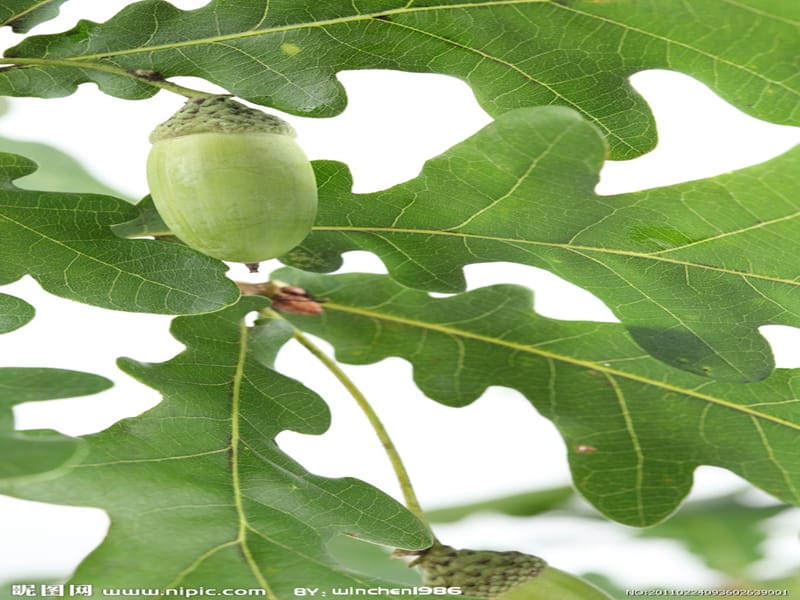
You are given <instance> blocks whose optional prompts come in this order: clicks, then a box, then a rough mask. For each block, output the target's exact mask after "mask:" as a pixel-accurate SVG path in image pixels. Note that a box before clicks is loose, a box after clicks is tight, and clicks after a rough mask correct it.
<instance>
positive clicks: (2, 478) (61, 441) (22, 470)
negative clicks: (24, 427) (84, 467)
mask: <svg viewBox="0 0 800 600" xmlns="http://www.w3.org/2000/svg"><path fill="white" fill-rule="evenodd" d="M111 385H112V383H111V382H110V381H109V380H108V379H106V378H105V377H100V376H98V375H93V374H90V373H81V372H78V371H67V370H63V369H46V368H36V367H2V368H0V456H2V460H0V483H8V482H14V481H20V480H23V479H24V480H28V479H31V478H38V477H41V476H42V475H47V476H48V477H49V476H52V475H54V474H58V473H59V472H60V471H61V470H63V469H64V468H66V467H69V466H71V465H73V464H75V463H77V462H78V461H79V460H80V458H81V457H82V456H83V453H84V450H85V448H84V446H83V444H82V442H81V440H79V439H77V438H73V437H68V436H65V435H62V434H60V433H57V432H55V431H24V432H21V431H20V432H18V431H14V417H13V413H12V411H11V408H12V406H14V405H16V404H22V403H23V402H36V401H41V400H54V399H57V398H71V397H74V396H86V395H89V394H96V393H98V392H102V391H103V390H106V389H108V388H109V387H111Z"/></svg>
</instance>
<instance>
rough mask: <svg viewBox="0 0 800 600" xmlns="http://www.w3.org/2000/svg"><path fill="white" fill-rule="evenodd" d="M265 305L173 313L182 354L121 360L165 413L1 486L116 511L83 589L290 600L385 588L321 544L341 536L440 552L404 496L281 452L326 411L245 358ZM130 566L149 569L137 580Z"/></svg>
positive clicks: (82, 572) (126, 425)
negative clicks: (302, 586) (183, 590)
mask: <svg viewBox="0 0 800 600" xmlns="http://www.w3.org/2000/svg"><path fill="white" fill-rule="evenodd" d="M265 304H266V301H265V300H264V299H263V298H256V297H249V298H244V299H242V301H241V302H240V303H239V304H237V305H234V306H232V307H230V308H227V309H224V310H222V311H219V312H216V313H211V314H207V315H201V316H194V317H179V318H178V319H176V320H175V321H174V323H173V329H172V331H173V334H174V335H175V336H176V338H177V339H178V340H179V341H181V342H182V343H183V344H185V345H186V350H185V351H184V352H182V353H181V354H179V355H178V356H176V357H175V358H173V359H171V360H169V361H167V362H165V363H160V364H149V363H141V362H137V361H134V360H131V359H120V361H119V365H120V367H121V368H122V369H123V370H124V371H125V372H127V373H129V374H131V375H132V376H134V377H135V378H137V379H138V380H140V381H142V382H144V383H145V384H147V385H150V386H154V387H156V388H158V389H159V390H160V391H161V392H162V393H163V394H164V400H163V402H162V403H161V404H160V405H158V406H157V407H156V408H154V409H152V410H151V411H148V412H147V413H144V414H143V415H141V416H139V417H135V418H132V419H127V420H124V421H122V422H120V423H118V424H116V425H114V426H112V427H111V428H110V429H108V430H106V431H104V432H101V433H98V434H94V435H91V436H87V437H86V438H85V442H86V444H87V446H88V449H89V454H88V456H87V457H86V458H85V459H84V461H83V462H82V463H81V464H79V465H77V466H76V467H75V468H74V469H73V470H72V471H71V472H70V473H69V474H68V475H66V476H65V477H64V478H63V479H59V480H58V481H57V482H50V484H49V485H47V486H42V485H35V484H28V483H26V484H24V485H23V484H19V485H15V486H13V487H11V488H8V487H2V488H0V489H2V491H3V492H4V493H10V494H12V495H15V496H18V497H25V498H36V499H39V500H42V501H48V502H58V503H66V504H73V505H88V506H98V507H101V508H104V509H105V510H107V511H108V513H109V515H110V517H111V521H112V524H111V529H110V531H109V535H108V538H107V539H106V541H105V542H104V543H103V544H102V545H101V546H100V547H99V548H98V549H97V550H96V551H95V552H94V553H93V554H92V555H91V556H90V557H89V558H88V559H87V560H86V561H85V562H84V563H83V565H82V566H81V567H80V568H79V570H78V572H77V573H76V575H75V581H83V582H86V581H90V582H92V583H94V584H95V585H102V584H105V585H113V586H122V587H125V586H135V587H143V586H144V587H161V588H166V587H173V588H174V587H180V586H183V587H199V586H201V585H204V586H206V587H219V586H220V585H222V584H223V583H227V584H229V585H230V587H263V588H265V589H269V590H270V591H271V593H272V594H274V596H275V597H280V598H283V597H289V596H290V595H291V593H292V589H293V588H294V587H295V586H297V584H298V581H301V580H303V579H304V578H308V579H309V581H313V582H314V585H315V586H317V585H319V586H333V585H357V586H366V587H369V586H372V585H377V584H378V583H380V582H378V581H377V580H375V579H372V578H369V577H366V576H364V577H363V578H362V577H361V576H358V575H356V574H353V573H349V572H347V571H346V570H344V569H342V568H341V567H340V566H339V565H338V564H337V563H336V562H335V561H334V560H333V558H332V557H331V556H330V555H329V554H328V552H327V550H326V548H325V545H326V543H327V541H328V540H330V539H332V538H334V537H335V536H337V535H339V534H342V533H346V534H348V535H354V536H357V537H359V538H361V539H364V540H368V541H372V542H373V543H380V544H385V545H390V546H399V547H404V548H410V549H422V548H425V547H427V546H428V545H430V543H431V538H430V534H429V532H428V531H427V529H426V528H425V526H424V525H423V524H422V523H420V522H419V521H418V520H417V519H416V518H415V517H414V516H413V515H412V514H411V513H409V512H408V511H406V510H405V509H404V508H403V507H402V506H401V505H400V504H398V503H397V502H396V501H394V500H392V499H391V498H389V497H388V496H386V495H384V494H383V493H381V492H379V491H378V490H377V489H375V488H372V487H371V486H369V485H368V484H365V483H363V482H360V481H357V480H354V479H350V478H343V479H329V478H325V477H319V476H315V475H313V474H311V473H309V472H308V471H306V470H305V469H304V468H303V467H302V466H301V465H300V464H298V463H297V462H296V461H294V460H293V459H291V458H290V457H289V456H288V455H286V454H284V453H283V452H282V451H281V450H280V448H279V447H278V446H277V444H276V443H275V441H274V437H275V436H276V435H277V434H278V433H279V432H281V431H283V430H287V429H289V430H293V431H297V432H300V433H305V434H312V435H314V434H320V433H322V432H323V431H325V430H326V429H327V427H328V423H329V418H330V415H329V412H328V408H327V406H326V405H325V403H324V402H323V401H322V399H321V398H319V397H318V396H317V395H316V394H314V393H313V392H311V391H310V390H308V389H306V388H304V387H303V386H302V385H300V384H299V383H297V382H295V381H293V380H290V379H288V378H287V377H284V376H282V375H280V374H278V373H276V372H274V371H272V370H270V369H268V368H266V367H265V366H264V365H263V364H261V362H260V360H259V357H257V356H253V355H252V354H251V353H249V352H248V351H247V342H248V340H249V338H250V335H249V334H248V332H247V328H246V327H244V325H243V323H242V319H243V318H244V316H245V315H246V314H248V313H250V312H252V311H254V310H258V309H260V308H263V307H264V306H265ZM284 341H285V340H284ZM280 343H283V342H280ZM187 532H191V535H187ZM129 564H137V565H139V566H138V568H137V570H136V572H132V571H131V570H130V569H128V568H127V567H126V565H129Z"/></svg>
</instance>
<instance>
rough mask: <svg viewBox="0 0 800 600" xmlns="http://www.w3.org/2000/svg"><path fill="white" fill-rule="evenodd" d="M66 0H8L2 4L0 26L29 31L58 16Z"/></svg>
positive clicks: (0, 6)
mask: <svg viewBox="0 0 800 600" xmlns="http://www.w3.org/2000/svg"><path fill="white" fill-rule="evenodd" d="M64 2H66V0H6V1H5V2H3V4H2V5H0V27H2V26H9V27H11V29H12V30H13V31H14V33H27V32H28V31H30V30H31V29H33V28H34V27H35V26H36V25H39V24H40V23H43V22H44V21H47V20H49V19H52V18H54V17H56V16H58V9H59V7H60V6H61V5H62V4H64Z"/></svg>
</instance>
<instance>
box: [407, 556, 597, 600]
mask: <svg viewBox="0 0 800 600" xmlns="http://www.w3.org/2000/svg"><path fill="white" fill-rule="evenodd" d="M411 565H412V566H416V567H419V568H420V570H421V571H422V576H423V583H424V584H425V585H428V586H431V587H437V586H440V587H460V588H461V593H462V594H463V595H465V596H472V597H475V598H486V599H488V600H609V599H610V598H611V597H610V596H608V595H607V594H606V593H605V592H603V591H602V590H600V589H598V588H596V587H595V586H593V585H592V584H590V583H589V582H587V581H585V580H584V579H581V578H580V577H576V576H574V575H570V574H569V573H566V572H564V571H561V570H559V569H555V568H553V567H551V566H549V565H548V564H547V563H546V562H545V561H544V560H542V559H541V558H539V557H538V556H531V555H530V554H523V553H522V552H513V551H511V552H494V551H491V550H456V549H455V548H452V547H450V546H443V545H441V544H437V545H435V546H432V547H431V548H429V549H428V550H426V551H425V552H424V553H423V554H422V555H421V556H420V557H419V558H417V559H416V560H415V561H414V562H412V563H411Z"/></svg>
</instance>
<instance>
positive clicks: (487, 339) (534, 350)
mask: <svg viewBox="0 0 800 600" xmlns="http://www.w3.org/2000/svg"><path fill="white" fill-rule="evenodd" d="M325 310H326V311H327V310H335V311H338V312H341V313H349V314H354V315H358V316H360V317H367V318H370V319H375V320H377V321H387V322H391V323H396V324H399V325H405V326H408V327H413V328H416V329H421V330H427V331H433V332H436V333H440V334H443V335H447V336H450V337H454V338H456V339H458V338H463V339H470V340H475V341H478V342H482V343H485V344H490V345H494V346H500V347H503V348H508V349H510V350H514V351H517V352H523V353H527V354H532V355H535V356H539V357H542V358H546V359H548V360H552V361H556V362H560V363H564V364H568V365H572V366H576V367H581V368H585V369H590V370H593V371H597V372H599V373H603V374H604V375H606V376H609V377H620V378H622V379H627V380H629V381H634V382H636V383H641V384H645V385H649V386H652V387H655V388H658V389H662V390H664V391H665V392H673V393H676V394H681V395H684V396H689V397H692V398H696V399H698V400H703V401H705V402H708V403H710V404H714V405H716V406H721V407H723V408H727V409H730V410H733V411H736V412H739V413H743V414H746V415H749V416H751V417H755V418H757V419H761V420H764V421H769V422H771V423H774V424H777V425H781V426H784V427H787V428H789V429H795V430H798V431H800V423H792V422H791V421H787V420H785V419H782V418H780V417H776V416H773V415H769V414H766V413H763V412H759V411H757V410H753V408H752V407H750V406H746V405H740V404H735V403H733V402H730V401H728V400H725V399H724V398H717V397H716V396H711V395H709V394H704V393H702V392H698V391H696V390H690V389H686V388H682V387H679V386H676V385H672V384H669V383H666V382H664V381H659V380H656V379H651V378H649V377H645V376H643V375H637V374H635V373H628V372H626V371H622V370H620V369H615V368H613V367H610V366H607V365H606V364H604V363H602V362H595V361H591V360H584V359H580V358H576V357H573V356H567V355H564V354H558V353H556V352H551V351H548V350H544V349H542V348H539V347H536V346H531V345H529V344H522V343H518V342H512V341H509V340H504V339H501V338H496V337H491V336H488V335H483V334H479V333H474V332H471V331H466V330H463V329H457V328H455V327H450V326H447V325H442V324H439V323H430V322H428V321H421V320H419V319H412V318H410V317H402V316H398V315H389V314H387V313H381V312H376V311H372V310H369V309H366V308H361V307H354V306H346V305H343V304H337V303H336V302H326V303H325Z"/></svg>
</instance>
